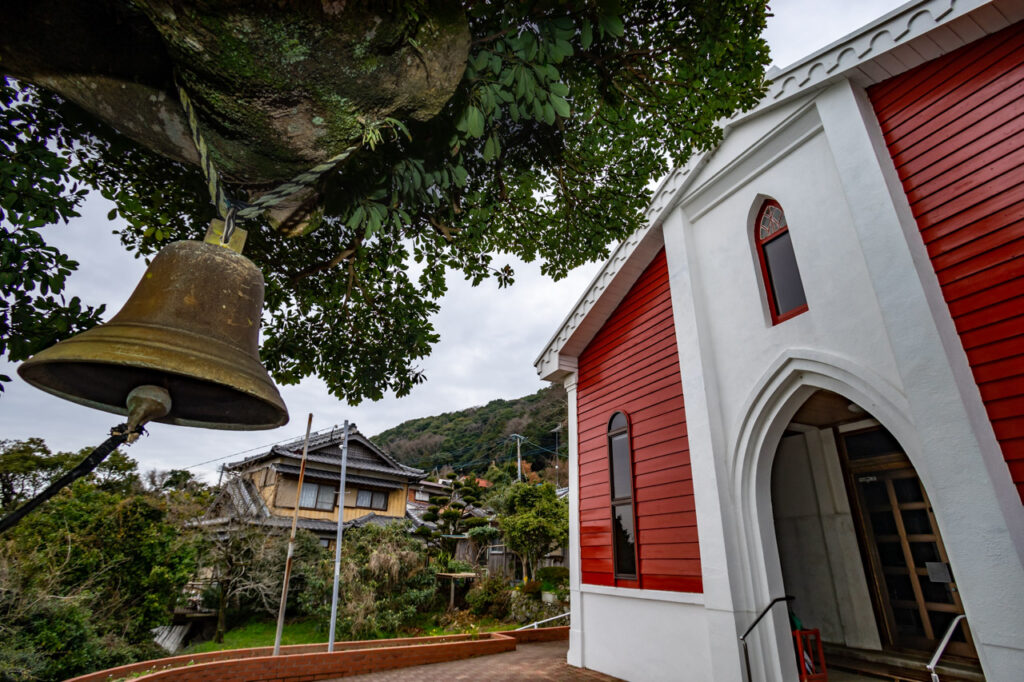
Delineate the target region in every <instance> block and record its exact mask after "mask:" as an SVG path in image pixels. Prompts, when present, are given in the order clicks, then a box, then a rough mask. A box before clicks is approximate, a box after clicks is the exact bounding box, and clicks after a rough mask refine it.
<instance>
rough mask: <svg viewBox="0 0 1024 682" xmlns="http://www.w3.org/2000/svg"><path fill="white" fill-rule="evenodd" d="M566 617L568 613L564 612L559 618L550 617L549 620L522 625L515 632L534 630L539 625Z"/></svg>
mask: <svg viewBox="0 0 1024 682" xmlns="http://www.w3.org/2000/svg"><path fill="white" fill-rule="evenodd" d="M568 615H569V611H566V612H565V613H563V614H561V615H559V616H551V617H550V618H545V619H544V620H537V621H534V622H532V623H530V624H529V625H524V626H523V627H521V628H516V629H515V632H519V631H520V630H529V629H530V628H533V629H534V630H536V629H537V626H538V625H540V624H541V623H550V622H551V621H553V620H558V619H559V618H565V617H566V616H568Z"/></svg>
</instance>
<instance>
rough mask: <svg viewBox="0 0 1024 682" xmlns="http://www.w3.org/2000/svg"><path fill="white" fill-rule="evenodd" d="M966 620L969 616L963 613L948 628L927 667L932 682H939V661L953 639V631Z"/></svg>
mask: <svg viewBox="0 0 1024 682" xmlns="http://www.w3.org/2000/svg"><path fill="white" fill-rule="evenodd" d="M966 618H967V616H965V615H964V614H962V613H961V614H960V615H958V616H957V617H956V618H954V619H953V622H952V623H950V624H949V627H948V628H946V634H945V635H944V636H943V637H942V641H941V642H939V648H938V649H936V650H935V655H934V656H932V660H930V661H928V665H926V666H925V667H926V668H927V669H928V672H929V673H931V675H932V682H939V676H938V674H937V673H936V672H935V666H937V665H938V664H939V659H940V658H942V654H944V653H945V652H946V646H948V645H949V640H950V639H951V638H952V637H953V630H955V629H956V626H957V625H959V624H960V621H962V620H964V619H966Z"/></svg>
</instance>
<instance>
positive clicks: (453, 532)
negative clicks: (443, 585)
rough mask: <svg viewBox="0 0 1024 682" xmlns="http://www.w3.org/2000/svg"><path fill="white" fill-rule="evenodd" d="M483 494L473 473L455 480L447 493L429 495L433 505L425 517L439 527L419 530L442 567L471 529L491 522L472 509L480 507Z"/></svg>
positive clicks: (452, 556)
mask: <svg viewBox="0 0 1024 682" xmlns="http://www.w3.org/2000/svg"><path fill="white" fill-rule="evenodd" d="M482 496H483V490H482V489H481V488H480V483H479V482H478V481H477V480H476V478H475V477H472V476H471V477H469V478H466V479H463V480H458V479H455V480H453V481H452V482H451V489H450V491H449V492H448V494H447V495H432V496H431V497H430V506H429V507H427V512H426V513H425V514H424V515H423V520H424V521H429V522H432V523H434V524H435V525H436V526H437V530H433V531H432V530H430V529H429V528H427V527H426V526H421V527H420V528H418V529H417V533H418V534H419V535H420V536H421V537H423V538H424V539H426V540H428V541H429V542H430V543H431V546H432V547H433V548H434V549H435V550H436V552H437V558H438V564H439V565H440V566H442V567H444V568H446V567H447V566H448V564H449V562H451V561H452V560H453V559H454V558H455V551H456V549H457V548H458V544H459V540H460V539H462V538H466V537H469V536H468V535H467V533H468V532H471V531H472V530H474V529H476V528H481V527H483V526H486V525H488V524H489V523H490V522H489V521H488V519H487V518H486V517H482V516H476V515H474V514H473V513H472V510H471V509H470V508H471V507H475V508H479V505H480V498H481V497H482ZM482 537H487V534H486V531H484V535H483V536H481V535H479V534H478V538H482Z"/></svg>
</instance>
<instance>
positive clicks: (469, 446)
mask: <svg viewBox="0 0 1024 682" xmlns="http://www.w3.org/2000/svg"><path fill="white" fill-rule="evenodd" d="M565 422H566V396H565V389H564V388H562V387H561V386H550V387H548V388H542V389H541V390H539V391H537V392H536V393H534V394H533V395H528V396H524V397H522V398H517V399H515V400H492V401H491V402H489V403H487V404H486V405H483V406H481V407H470V408H468V409H465V410H460V411H459V412H447V413H445V414H440V415H437V416H435V417H423V418H420V419H410V420H409V421H407V422H402V423H401V424H399V425H398V426H396V427H394V428H391V429H388V430H387V431H384V432H383V433H380V434H378V435H376V436H374V437H373V438H372V440H373V442H374V443H376V444H377V445H379V446H380V447H382V448H383V449H385V450H387V451H388V452H389V453H391V454H392V455H393V456H395V457H396V458H398V459H399V460H400V461H401V462H404V463H405V464H408V465H410V466H415V467H420V468H422V469H427V470H432V469H435V468H441V467H443V466H444V465H446V464H447V465H451V466H452V467H454V468H455V470H456V471H457V472H458V473H468V472H470V471H472V472H476V473H482V472H484V471H486V470H487V468H488V467H489V466H490V465H491V462H496V463H499V464H500V463H502V462H507V461H509V460H510V459H511V461H513V462H514V461H515V452H516V449H515V439H510V438H508V436H509V435H510V434H514V433H518V434H520V435H522V436H525V437H526V438H527V441H525V442H524V443H523V445H522V452H523V456H524V459H526V461H529V462H531V463H532V464H533V468H534V470H539V469H542V468H544V467H545V466H546V465H547V463H548V461H549V460H550V459H551V457H552V456H553V455H552V453H551V452H549V451H550V450H554V449H555V434H554V433H552V431H553V430H554V429H555V427H557V426H559V425H560V424H561V425H562V432H561V434H560V436H559V438H560V439H562V440H560V443H561V452H562V453H563V458H564V453H565V444H564V437H565Z"/></svg>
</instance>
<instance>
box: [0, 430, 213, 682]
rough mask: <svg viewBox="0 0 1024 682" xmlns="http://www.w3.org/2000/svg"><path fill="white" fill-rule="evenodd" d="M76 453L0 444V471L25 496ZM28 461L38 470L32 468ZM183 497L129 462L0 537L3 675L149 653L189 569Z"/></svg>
mask: <svg viewBox="0 0 1024 682" xmlns="http://www.w3.org/2000/svg"><path fill="white" fill-rule="evenodd" d="M77 459H78V455H72V454H70V453H56V454H51V453H49V451H48V450H47V449H46V447H45V444H44V443H43V442H42V441H40V440H39V439H30V440H28V441H21V442H14V443H11V442H5V443H4V445H3V450H2V451H0V477H2V478H4V480H7V481H12V480H13V481H14V486H13V489H14V490H15V491H16V493H15V495H14V496H13V497H11V498H9V499H10V500H12V503H17V501H18V499H19V497H20V496H24V495H28V494H31V491H32V489H33V487H37V486H41V485H45V483H46V479H47V477H49V476H56V475H59V474H60V473H61V471H62V470H63V469H64V468H66V466H68V465H69V464H70V463H72V462H75V461H77ZM31 462H35V463H37V465H38V470H33V469H32V468H31V466H30V463H31ZM190 499H191V498H188V499H182V498H179V497H178V496H177V495H176V494H172V493H170V492H167V493H163V492H161V493H160V494H154V492H153V491H149V490H146V489H144V488H143V487H142V486H141V484H140V477H139V475H138V473H137V471H136V467H135V464H134V462H133V461H131V460H129V459H127V458H124V457H121V458H119V460H116V461H115V462H113V463H112V466H110V467H109V468H108V469H107V470H106V471H105V472H100V473H99V474H97V473H96V472H94V474H92V475H90V476H89V477H86V478H83V479H80V480H79V481H76V482H75V483H74V484H73V485H72V486H70V487H69V488H66V489H65V490H63V491H62V492H61V493H60V494H59V495H57V496H56V497H54V498H53V499H51V500H50V501H49V502H47V504H46V505H45V506H44V507H42V508H41V509H40V510H38V511H36V512H35V513H33V514H30V515H29V516H27V517H26V518H25V519H24V520H22V522H21V523H20V524H19V525H17V526H15V527H14V528H11V529H9V530H8V531H6V532H5V534H4V536H3V538H2V540H0V642H2V644H0V678H4V679H64V678H66V677H71V676H73V675H77V674H81V673H84V672H88V671H91V670H95V669H97V668H103V667H107V666H110V665H118V664H120V663H124V662H128V661H130V660H136V659H138V658H140V657H143V658H144V657H148V656H150V655H152V654H153V650H152V649H151V644H150V642H149V640H150V637H151V635H150V630H151V629H152V628H153V627H155V626H157V625H163V624H166V623H167V622H169V620H170V613H171V609H173V607H174V605H175V603H176V601H177V599H178V597H179V595H180V592H181V588H182V586H183V585H184V584H185V583H186V582H187V581H188V579H189V578H190V577H191V575H192V573H193V571H194V569H195V566H196V562H195V558H196V546H195V543H194V537H193V536H192V535H191V534H189V533H183V532H182V528H181V521H182V519H183V517H184V516H185V515H188V514H191V513H193V512H194V511H195V509H196V507H195V505H193V504H191V503H190Z"/></svg>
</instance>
